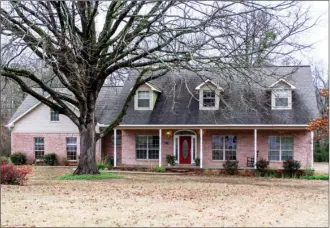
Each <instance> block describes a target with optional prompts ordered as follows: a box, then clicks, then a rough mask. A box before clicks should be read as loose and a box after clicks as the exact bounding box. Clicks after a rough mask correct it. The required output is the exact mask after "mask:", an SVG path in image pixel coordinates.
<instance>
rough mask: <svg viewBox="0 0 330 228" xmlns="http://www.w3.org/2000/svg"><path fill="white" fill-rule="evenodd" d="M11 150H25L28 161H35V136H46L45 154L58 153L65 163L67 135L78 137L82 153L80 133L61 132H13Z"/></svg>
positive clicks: (60, 161) (98, 148) (98, 151)
mask: <svg viewBox="0 0 330 228" xmlns="http://www.w3.org/2000/svg"><path fill="white" fill-rule="evenodd" d="M11 137H12V144H11V152H12V153H14V152H23V153H25V154H26V155H27V161H28V163H33V162H34V161H35V155H34V138H35V137H44V143H45V154H47V153H56V155H57V159H58V162H59V163H60V164H61V165H63V164H64V160H66V137H77V153H78V156H79V154H80V140H79V134H69V133H65V134H59V133H54V134H52V133H42V134H35V133H13V134H12V135H11ZM99 154H100V146H99V142H97V145H96V159H97V160H99V158H100V156H99Z"/></svg>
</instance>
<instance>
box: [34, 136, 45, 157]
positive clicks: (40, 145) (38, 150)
mask: <svg viewBox="0 0 330 228" xmlns="http://www.w3.org/2000/svg"><path fill="white" fill-rule="evenodd" d="M44 154H45V144H44V138H42V137H37V138H34V156H35V159H43V156H44Z"/></svg>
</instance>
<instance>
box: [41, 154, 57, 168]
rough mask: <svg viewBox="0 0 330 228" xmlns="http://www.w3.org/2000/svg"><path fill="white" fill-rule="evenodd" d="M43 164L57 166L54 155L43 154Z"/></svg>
mask: <svg viewBox="0 0 330 228" xmlns="http://www.w3.org/2000/svg"><path fill="white" fill-rule="evenodd" d="M44 162H45V164H46V165H51V166H53V165H57V158H56V154H55V153H50V154H45V155H44Z"/></svg>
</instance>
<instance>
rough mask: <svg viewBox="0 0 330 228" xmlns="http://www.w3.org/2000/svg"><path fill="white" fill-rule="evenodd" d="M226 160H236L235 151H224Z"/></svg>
mask: <svg viewBox="0 0 330 228" xmlns="http://www.w3.org/2000/svg"><path fill="white" fill-rule="evenodd" d="M225 155H226V160H236V150H226V154H225Z"/></svg>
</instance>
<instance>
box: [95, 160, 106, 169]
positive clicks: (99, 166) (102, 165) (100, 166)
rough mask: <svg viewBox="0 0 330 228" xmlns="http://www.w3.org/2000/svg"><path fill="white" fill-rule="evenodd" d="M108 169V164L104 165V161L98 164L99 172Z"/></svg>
mask: <svg viewBox="0 0 330 228" xmlns="http://www.w3.org/2000/svg"><path fill="white" fill-rule="evenodd" d="M105 167H106V164H104V162H103V161H100V162H98V163H97V169H98V170H103V169H104V168H105Z"/></svg>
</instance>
